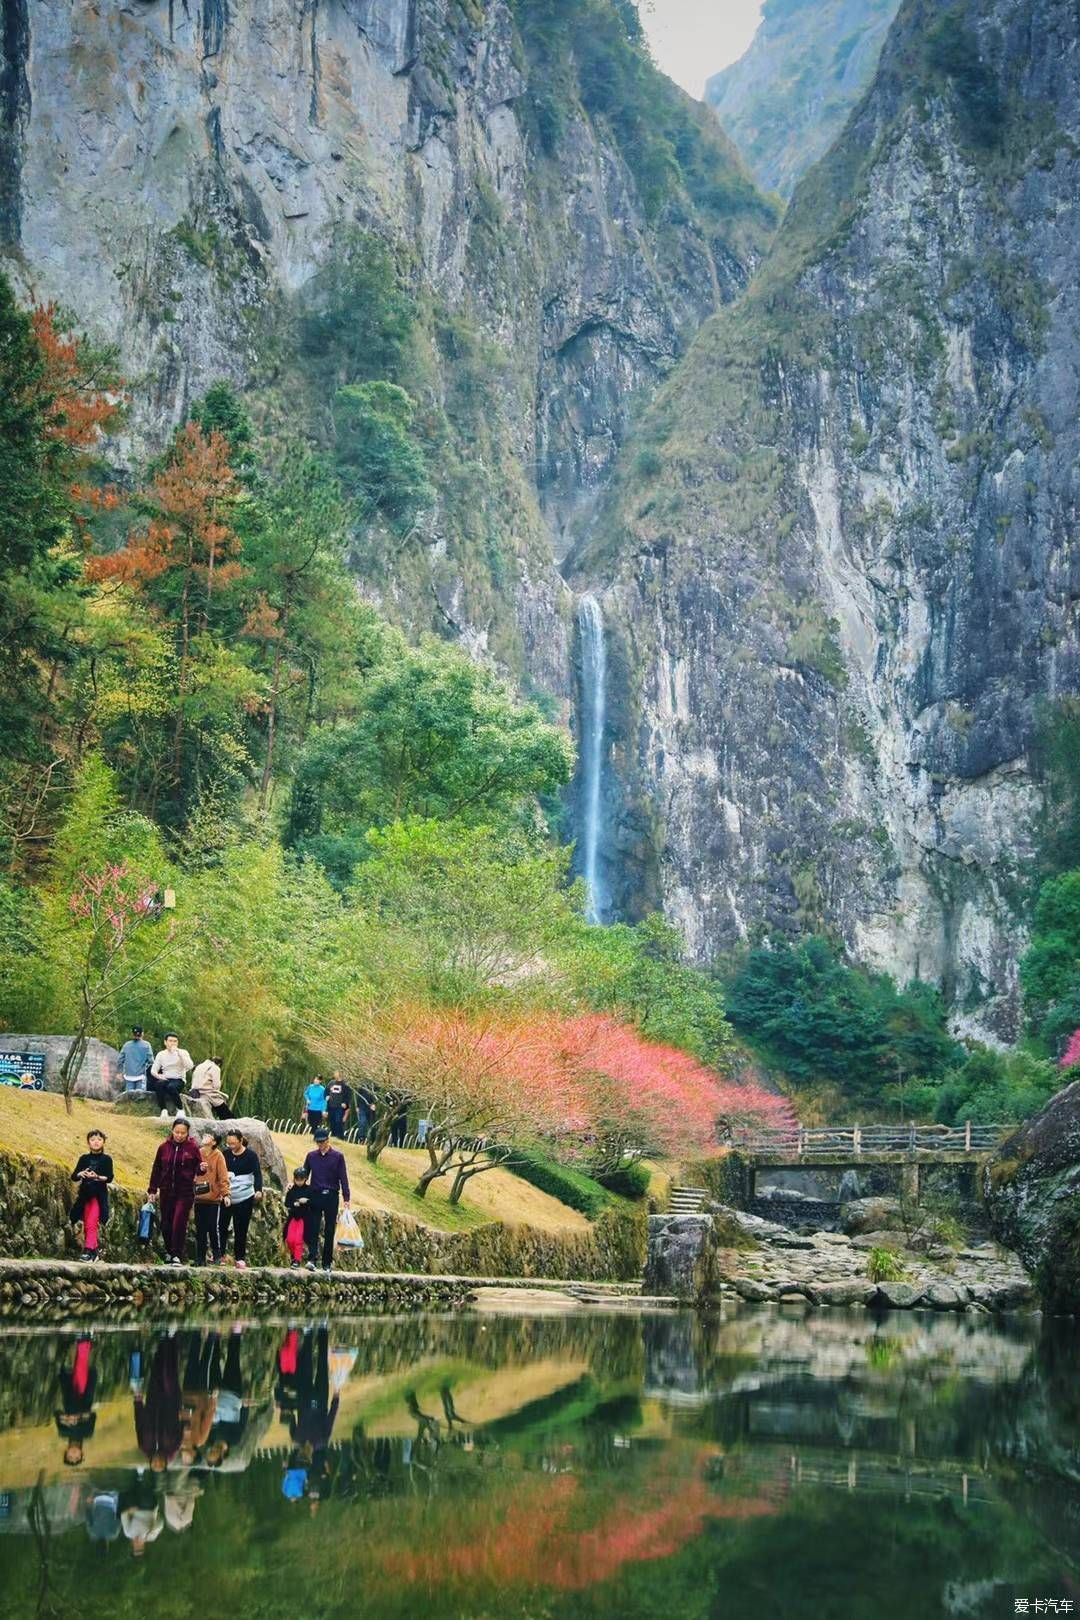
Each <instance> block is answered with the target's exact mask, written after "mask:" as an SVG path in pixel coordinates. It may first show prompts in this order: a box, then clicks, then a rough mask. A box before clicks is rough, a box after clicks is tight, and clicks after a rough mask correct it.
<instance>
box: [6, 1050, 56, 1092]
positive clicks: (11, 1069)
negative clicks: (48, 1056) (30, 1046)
mask: <svg viewBox="0 0 1080 1620" xmlns="http://www.w3.org/2000/svg"><path fill="white" fill-rule="evenodd" d="M24 1074H30V1075H33V1077H34V1087H33V1089H34V1090H35V1091H44V1089H45V1054H44V1052H0V1086H21V1085H22V1083H23V1075H24Z"/></svg>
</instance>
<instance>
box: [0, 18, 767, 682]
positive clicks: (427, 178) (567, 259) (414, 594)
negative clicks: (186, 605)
mask: <svg viewBox="0 0 1080 1620" xmlns="http://www.w3.org/2000/svg"><path fill="white" fill-rule="evenodd" d="M624 9H625V8H624ZM628 15H629V16H631V17H633V20H634V21H635V22H636V16H634V14H633V12H632V8H631V9H630V10H629V11H628ZM571 19H574V20H573V21H572V22H571ZM579 35H580V36H581V39H579ZM586 35H587V36H588V41H589V46H590V49H591V50H592V53H593V57H594V58H595V61H593V60H592V58H590V57H589V55H588V52H587V51H586V49H585V45H584V43H582V40H584V38H585V36H586ZM4 51H5V62H4V69H3V85H4V104H5V109H6V114H7V119H6V123H7V135H6V139H5V143H4V146H3V154H2V156H3V179H2V185H0V192H2V199H3V208H2V226H3V233H4V240H5V251H6V255H7V258H8V261H9V264H10V265H11V267H12V269H13V271H14V273H15V275H16V279H17V282H18V285H19V286H20V288H21V290H22V291H23V292H24V294H25V295H26V296H27V297H29V298H32V299H36V300H43V301H48V300H57V301H59V302H60V303H61V304H63V305H64V306H66V307H69V308H71V309H72V310H73V311H74V312H75V314H76V317H77V319H78V321H79V323H80V324H82V325H85V326H86V327H87V328H88V329H89V330H90V331H91V332H92V333H93V334H94V335H95V336H96V337H97V338H98V339H103V340H107V341H114V342H116V343H117V344H118V345H119V348H120V354H121V363H122V367H123V370H124V374H125V376H126V378H127V379H128V382H129V385H130V389H131V411H130V416H129V419H128V424H127V430H126V433H125V435H124V437H123V438H122V439H121V440H120V441H119V442H118V443H116V444H115V446H114V459H115V461H116V463H117V464H118V466H119V468H120V469H121V472H123V469H124V467H125V466H129V465H130V464H131V463H132V462H137V461H138V459H139V458H140V457H141V456H144V455H145V454H147V453H153V452H156V451H158V450H160V449H161V447H162V446H163V445H164V444H165V442H166V441H167V439H168V437H169V435H170V434H171V433H172V431H173V430H174V428H175V427H176V426H177V424H178V423H179V422H180V421H181V420H182V419H183V417H184V415H185V413H186V411H187V410H188V408H189V407H190V405H191V403H192V401H193V400H194V399H196V398H197V397H198V396H199V395H200V394H201V393H203V392H205V390H206V388H207V387H208V386H209V385H210V384H211V383H213V382H214V381H215V380H217V379H222V378H224V379H227V380H229V381H231V382H233V383H235V384H236V385H238V386H239V387H240V388H242V389H244V390H246V391H247V392H248V394H249V397H250V398H251V400H252V404H253V408H255V409H256V411H257V413H258V414H259V416H260V420H261V422H262V423H263V424H264V425H265V426H266V427H267V428H268V429H269V430H270V431H271V432H273V431H274V429H275V428H276V427H290V426H296V425H298V423H299V424H302V425H303V426H305V427H306V428H307V430H308V431H309V432H310V433H311V434H312V435H313V436H314V437H315V439H316V440H322V441H323V442H326V441H328V440H329V439H330V438H331V437H332V428H331V426H330V424H329V414H330V413H329V403H330V396H331V394H332V392H333V387H334V386H335V385H348V384H349V383H351V382H353V381H355V380H357V375H364V376H366V375H368V374H369V373H370V365H369V364H368V362H369V360H370V355H369V354H368V355H363V354H362V355H361V356H360V359H359V362H358V367H359V370H357V368H356V367H354V369H353V371H350V362H349V354H350V343H351V342H352V340H351V337H350V334H353V333H355V334H358V336H357V339H356V342H352V347H353V348H354V349H355V348H356V347H357V344H359V345H360V347H362V346H363V337H362V333H363V309H364V305H365V302H366V296H367V295H366V292H365V287H364V283H363V276H362V275H361V276H360V277H359V279H358V278H357V275H356V274H355V273H354V270H355V265H356V260H357V258H358V257H360V258H362V256H363V245H364V242H365V241H368V240H371V239H375V240H377V241H378V242H380V243H382V244H385V245H386V246H387V247H388V249H389V250H390V252H391V253H392V255H393V257H394V263H395V268H396V271H397V274H398V277H399V279H400V282H401V285H402V287H403V289H404V291H405V293H406V296H407V298H408V300H409V302H410V305H411V312H412V315H413V324H414V328H415V330H414V333H413V335H412V340H411V352H410V355H409V357H408V358H409V364H408V366H407V367H406V369H405V371H404V372H403V374H402V375H400V376H395V379H394V380H395V381H399V382H402V383H404V385H405V386H406V388H407V390H408V391H409V392H410V394H411V395H412V396H413V398H414V400H415V402H416V404H417V406H418V409H419V412H420V414H421V419H423V418H425V417H426V418H427V419H428V421H433V420H435V419H436V418H438V419H439V425H438V427H435V428H431V429H430V431H429V439H434V438H438V437H439V435H440V434H441V435H442V437H443V440H444V443H443V445H442V446H441V447H439V448H438V449H437V450H436V451H435V453H434V454H431V453H429V461H433V462H438V461H439V457H440V454H441V464H440V465H439V466H438V467H437V469H436V471H437V476H436V478H435V484H436V487H437V488H438V490H439V494H440V501H439V504H438V507H437V508H436V510H435V511H434V512H433V513H432V514H431V515H430V516H429V517H428V519H427V520H426V521H425V522H424V524H422V525H420V526H418V527H417V528H416V529H415V531H414V532H413V533H412V534H411V535H410V536H409V539H408V541H407V542H406V543H402V541H401V539H400V537H389V538H387V537H386V536H379V535H377V536H376V537H375V538H374V540H373V542H372V543H371V544H369V545H368V546H367V547H366V549H365V552H364V554H363V555H362V556H358V558H357V571H358V573H359V574H360V575H361V577H362V580H363V583H364V586H365V589H367V590H369V591H370V592H372V593H373V594H375V595H376V596H377V597H379V599H380V600H382V601H383V602H384V604H385V605H386V607H387V610H388V611H390V612H391V613H392V614H394V615H395V616H396V617H398V618H399V619H400V620H402V621H403V622H404V623H405V624H406V625H408V626H409V627H410V628H412V629H413V630H417V629H422V628H427V627H431V628H434V629H435V630H436V631H437V632H439V633H440V634H443V635H447V636H450V637H452V638H456V639H460V640H461V641H462V642H463V644H465V645H466V646H468V647H469V648H470V649H471V650H472V651H473V652H475V653H476V654H477V655H479V656H489V657H491V658H493V659H494V660H495V661H496V662H498V663H499V664H500V665H502V666H503V667H504V668H506V669H508V670H510V671H512V672H513V673H514V674H515V675H517V676H518V677H522V676H524V675H526V674H527V675H528V677H529V679H530V680H531V681H532V682H533V683H534V684H536V685H537V686H538V687H541V688H544V689H547V690H549V691H551V692H553V693H554V694H556V695H557V696H560V697H562V698H565V697H566V696H567V694H568V689H569V688H568V681H569V675H568V671H569V668H570V658H569V654H568V650H567V630H566V625H567V611H568V604H567V598H566V593H565V591H564V589H563V587H562V584H561V581H560V579H559V576H558V573H557V570H556V568H555V566H554V559H555V558H557V557H558V556H559V555H561V554H562V553H563V552H564V551H565V550H566V549H567V547H568V546H569V544H570V543H571V540H572V539H573V538H574V537H576V535H577V534H578V532H579V531H580V529H581V527H582V524H583V523H584V522H585V521H587V515H588V513H589V511H590V508H591V505H592V503H593V501H594V500H595V497H596V494H597V491H598V490H599V489H600V487H601V486H602V485H603V483H604V481H605V480H606V478H607V475H608V473H609V471H610V469H611V466H612V464H613V461H614V458H615V456H616V455H617V453H618V450H619V447H620V445H621V443H622V440H623V438H624V436H625V433H626V430H627V426H628V423H629V421H630V420H631V418H632V416H633V414H634V412H635V410H636V408H637V406H638V403H639V402H640V401H641V400H642V399H643V398H644V397H647V396H648V395H649V394H650V393H651V392H652V391H653V389H654V388H655V386H656V385H657V383H658V382H659V381H660V379H662V377H663V376H664V375H666V373H667V372H668V371H669V370H670V369H671V367H672V365H673V364H674V363H675V360H676V359H677V357H678V355H679V354H680V352H681V351H682V350H683V348H684V347H685V345H686V343H687V342H688V340H689V338H690V337H691V336H692V335H693V333H694V332H695V331H696V329H697V328H698V327H699V326H700V324H701V322H702V320H703V319H705V318H706V316H707V315H708V314H710V313H711V312H712V311H713V310H714V309H715V308H716V307H718V306H719V305H720V304H721V303H722V302H724V301H727V300H730V299H731V298H733V297H735V296H736V295H737V294H738V293H739V292H740V291H741V290H742V289H743V287H744V286H745V285H746V283H747V281H748V279H749V277H750V274H751V272H752V270H753V268H754V266H755V265H756V263H757V262H758V261H759V259H760V257H761V255H762V251H763V248H764V246H765V244H766V242H767V240H768V236H769V234H770V232H771V229H772V225H773V223H774V214H773V210H772V209H771V207H770V205H769V204H767V203H766V202H765V201H764V200H763V199H762V198H761V197H760V196H759V195H758V194H757V193H756V192H755V190H754V188H753V186H752V185H751V184H750V182H749V180H748V179H747V178H746V175H745V172H744V170H743V169H742V166H741V164H740V162H739V160H738V159H737V157H736V156H735V153H734V150H733V149H732V148H731V147H730V145H729V144H728V143H727V142H726V140H725V138H724V137H723V136H722V134H721V133H720V131H719V129H718V128H716V126H715V125H714V124H713V123H712V121H711V120H710V119H709V117H708V115H707V113H706V112H705V111H704V109H702V108H700V107H699V106H697V105H696V104H694V103H692V102H691V101H690V99H689V98H688V97H685V96H684V95H682V93H681V92H679V91H677V90H676V89H675V87H674V86H673V85H671V84H670V83H669V82H668V81H667V80H665V79H663V78H662V76H661V75H660V74H659V73H658V72H657V71H656V70H655V69H654V68H653V67H652V65H651V63H649V62H648V61H647V58H646V57H645V54H644V51H643V50H642V48H641V45H640V40H639V38H638V36H637V34H636V32H635V31H633V30H631V34H628V33H627V30H626V26H625V23H624V20H622V19H621V18H620V15H619V8H618V7H612V6H611V5H610V4H609V3H607V0H596V3H594V4H591V5H589V6H586V7H573V6H568V5H567V4H565V3H561V0H519V3H518V4H517V5H516V6H511V5H509V4H507V3H504V0H491V3H489V4H486V5H485V4H479V3H477V0H329V3H326V4H322V5H316V6H311V5H308V4H305V3H301V0H270V3H269V4H266V3H263V0H229V3H226V0H199V3H195V0H137V3H135V4H130V5H123V6H112V5H110V6H106V7H97V6H76V7H72V6H70V5H69V4H67V0H42V3H35V4H33V5H31V6H29V7H28V6H26V5H25V4H21V5H16V6H15V7H14V8H13V9H12V10H11V11H10V12H9V23H8V26H7V28H6V31H5V35H4ZM620 135H621V137H622V138H621V139H620ZM315 323H321V333H320V337H321V345H320V349H321V352H320V354H319V355H317V356H316V357H315V363H312V356H311V352H310V350H311V344H310V343H308V342H306V341H305V337H306V335H307V334H308V333H309V332H310V330H311V328H312V326H313V324H315ZM328 354H330V360H329V362H328V363H326V364H323V365H322V366H320V365H319V363H318V362H319V360H322V361H327V355H328ZM365 368H366V369H365ZM426 448H427V449H428V451H429V452H431V448H432V447H431V445H430V444H429V445H428V446H427V447H426ZM451 486H453V490H456V495H455V493H454V492H453V490H452V489H451Z"/></svg>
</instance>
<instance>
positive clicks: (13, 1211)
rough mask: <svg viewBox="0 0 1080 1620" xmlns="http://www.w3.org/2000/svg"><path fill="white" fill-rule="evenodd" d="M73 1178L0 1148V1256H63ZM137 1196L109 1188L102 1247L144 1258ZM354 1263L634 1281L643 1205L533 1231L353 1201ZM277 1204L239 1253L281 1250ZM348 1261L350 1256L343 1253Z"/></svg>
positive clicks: (73, 1247) (72, 1243)
mask: <svg viewBox="0 0 1080 1620" xmlns="http://www.w3.org/2000/svg"><path fill="white" fill-rule="evenodd" d="M73 1196H74V1188H73V1187H72V1184H71V1181H70V1180H69V1179H68V1172H67V1171H66V1170H65V1169H63V1167H62V1166H60V1165H56V1164H50V1163H47V1162H46V1161H45V1160H41V1159H29V1158H24V1157H23V1156H22V1155H19V1154H13V1153H10V1152H7V1151H4V1150H0V1257H4V1256H9V1257H11V1258H13V1259H17V1260H23V1259H26V1258H28V1257H30V1256H37V1257H41V1258H52V1259H58V1260H62V1259H65V1258H66V1259H70V1258H71V1257H72V1256H73V1255H77V1254H78V1253H79V1251H80V1248H81V1242H80V1240H79V1238H78V1237H77V1236H76V1234H75V1233H74V1232H73V1231H72V1228H71V1226H70V1225H69V1224H68V1218H67V1216H68V1210H69V1208H70V1207H71V1202H72V1198H73ZM141 1202H142V1199H141V1196H140V1195H139V1194H137V1193H134V1192H130V1191H128V1190H127V1189H125V1188H122V1187H121V1188H114V1189H113V1190H112V1192H111V1194H110V1203H111V1206H112V1216H111V1219H110V1221H109V1224H108V1226H107V1227H106V1229H105V1235H104V1244H103V1250H104V1254H105V1257H106V1259H108V1260H110V1261H123V1262H134V1263H138V1262H139V1261H141V1260H143V1259H145V1252H144V1250H143V1249H142V1248H141V1247H140V1245H139V1244H138V1243H137V1241H136V1238H135V1222H136V1216H137V1213H138V1208H139V1205H140V1203H141ZM356 1218H357V1223H358V1225H359V1227H360V1230H361V1232H362V1234H363V1237H364V1243H365V1248H364V1251H363V1265H364V1268H365V1270H367V1271H373V1272H397V1273H402V1272H408V1273H424V1274H428V1275H432V1276H441V1275H452V1276H472V1277H553V1278H567V1277H572V1278H576V1279H578V1280H580V1281H583V1282H638V1281H640V1279H641V1273H642V1270H643V1268H644V1265H645V1247H646V1219H647V1217H646V1214H645V1211H644V1210H639V1209H628V1210H621V1209H616V1210H609V1211H606V1212H605V1213H604V1214H603V1215H602V1216H601V1217H600V1218H599V1220H597V1221H594V1222H593V1223H592V1225H591V1226H590V1227H589V1229H588V1230H587V1231H583V1232H567V1233H559V1232H541V1231H537V1230H536V1229H534V1228H533V1227H527V1226H522V1227H512V1226H505V1225H503V1224H502V1222H500V1221H492V1222H489V1223H487V1224H485V1225H483V1226H477V1227H474V1228H472V1229H471V1230H470V1231H466V1232H438V1231H435V1230H434V1229H433V1228H432V1227H428V1226H422V1225H420V1224H419V1223H417V1222H414V1221H409V1220H404V1219H402V1218H401V1217H400V1216H397V1215H391V1214H386V1213H382V1212H380V1211H378V1210H364V1209H357V1210H356ZM283 1220H284V1208H283V1205H282V1201H281V1198H280V1197H279V1195H278V1194H277V1193H276V1192H275V1191H272V1190H268V1191H267V1192H266V1195H265V1197H264V1198H263V1201H262V1204H261V1205H260V1207H259V1210H258V1212H257V1213H256V1216H255V1219H254V1220H253V1221H252V1223H251V1233H250V1237H249V1241H248V1258H249V1259H250V1261H251V1263H252V1264H253V1265H258V1266H267V1265H269V1266H277V1265H279V1264H280V1262H281V1261H282V1259H283V1258H284V1248H283V1244H282V1237H281V1233H282V1225H283ZM350 1263H353V1262H350Z"/></svg>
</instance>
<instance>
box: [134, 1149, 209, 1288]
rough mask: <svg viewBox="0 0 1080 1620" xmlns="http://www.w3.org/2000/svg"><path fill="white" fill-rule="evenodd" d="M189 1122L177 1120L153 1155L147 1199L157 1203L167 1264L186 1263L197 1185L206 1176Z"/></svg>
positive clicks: (200, 1151)
mask: <svg viewBox="0 0 1080 1620" xmlns="http://www.w3.org/2000/svg"><path fill="white" fill-rule="evenodd" d="M190 1129H191V1127H190V1126H189V1125H188V1122H187V1120H186V1119H174V1120H173V1127H172V1130H171V1131H170V1132H169V1134H168V1136H167V1137H166V1138H165V1140H164V1142H162V1144H161V1146H160V1147H159V1148H158V1150H157V1153H156V1154H155V1155H154V1167H153V1169H152V1170H151V1172H150V1186H149V1187H148V1189H147V1194H146V1196H147V1198H148V1199H149V1200H150V1202H151V1203H154V1204H157V1206H158V1210H159V1214H160V1218H161V1241H162V1243H163V1244H164V1246H165V1262H166V1264H167V1265H172V1266H179V1265H182V1264H183V1256H184V1248H185V1245H186V1243H187V1229H188V1220H189V1219H190V1217H191V1210H192V1205H193V1204H194V1202H195V1183H196V1181H198V1180H199V1179H200V1177H203V1178H205V1176H206V1165H205V1164H204V1163H203V1156H202V1149H201V1147H200V1146H199V1144H198V1142H193V1141H192V1140H191V1136H190Z"/></svg>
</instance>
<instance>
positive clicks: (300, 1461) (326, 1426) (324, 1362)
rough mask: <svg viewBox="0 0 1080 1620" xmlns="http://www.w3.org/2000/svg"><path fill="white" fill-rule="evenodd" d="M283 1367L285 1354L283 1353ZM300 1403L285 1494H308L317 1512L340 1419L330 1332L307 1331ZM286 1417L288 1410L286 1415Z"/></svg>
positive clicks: (298, 1378) (299, 1368)
mask: <svg viewBox="0 0 1080 1620" xmlns="http://www.w3.org/2000/svg"><path fill="white" fill-rule="evenodd" d="M278 1364H279V1367H280V1364H281V1357H280V1354H279V1357H278ZM295 1391H296V1404H295V1408H294V1411H293V1415H292V1417H291V1418H290V1420H289V1438H290V1440H292V1442H293V1451H292V1453H291V1454H290V1457H289V1460H288V1462H287V1464H286V1467H285V1476H284V1478H283V1480H282V1484H281V1490H282V1495H283V1496H284V1497H285V1498H286V1500H287V1501H290V1502H298V1501H299V1500H300V1499H301V1498H302V1497H303V1496H307V1498H308V1500H309V1503H310V1506H311V1511H312V1512H313V1513H314V1512H315V1511H316V1509H317V1507H318V1503H319V1500H320V1498H321V1497H322V1496H323V1495H325V1488H324V1482H325V1480H326V1478H327V1476H328V1473H329V1469H328V1464H327V1456H326V1448H327V1447H328V1446H329V1444H330V1436H331V1435H332V1434H333V1432H334V1424H335V1422H336V1421H337V1414H338V1397H337V1396H336V1395H335V1396H334V1398H333V1400H331V1399H330V1332H329V1329H328V1328H326V1327H319V1328H316V1329H315V1331H314V1333H311V1332H306V1333H305V1334H304V1335H303V1338H302V1340H301V1342H300V1346H299V1352H298V1355H297V1360H296V1375H295ZM282 1415H283V1416H284V1413H283V1414H282Z"/></svg>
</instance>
